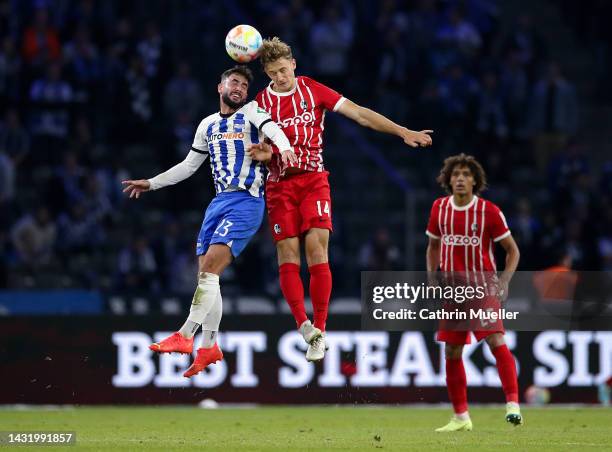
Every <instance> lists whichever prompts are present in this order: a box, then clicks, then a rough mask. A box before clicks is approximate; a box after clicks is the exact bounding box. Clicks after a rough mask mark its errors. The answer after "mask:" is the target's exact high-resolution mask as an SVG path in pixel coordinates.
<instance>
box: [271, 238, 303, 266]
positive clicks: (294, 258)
mask: <svg viewBox="0 0 612 452" xmlns="http://www.w3.org/2000/svg"><path fill="white" fill-rule="evenodd" d="M294 242H295V243H294ZM299 244H300V242H299V241H297V239H296V240H293V239H292V238H290V239H286V240H281V241H280V242H278V243H277V244H276V249H277V252H278V261H279V264H281V265H282V264H286V263H293V264H299V263H300V248H299ZM296 245H297V246H296Z"/></svg>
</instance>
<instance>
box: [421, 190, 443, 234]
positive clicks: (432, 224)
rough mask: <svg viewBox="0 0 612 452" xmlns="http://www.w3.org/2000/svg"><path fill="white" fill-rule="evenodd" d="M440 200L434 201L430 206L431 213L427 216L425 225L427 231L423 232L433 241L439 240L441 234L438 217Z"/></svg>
mask: <svg viewBox="0 0 612 452" xmlns="http://www.w3.org/2000/svg"><path fill="white" fill-rule="evenodd" d="M440 202H441V201H440V199H436V200H435V201H434V203H433V205H432V206H431V213H430V214H429V222H428V223H427V229H426V230H425V234H427V235H428V236H429V237H431V238H433V239H439V238H441V237H442V232H441V231H440V226H439V224H440V223H439V221H438V215H440Z"/></svg>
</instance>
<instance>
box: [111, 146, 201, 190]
mask: <svg viewBox="0 0 612 452" xmlns="http://www.w3.org/2000/svg"><path fill="white" fill-rule="evenodd" d="M206 157H208V153H207V152H204V151H200V150H199V149H195V148H193V147H192V148H191V151H189V154H187V157H185V160H183V161H182V162H180V163H178V164H176V165H174V166H173V167H172V168H170V169H169V170H167V171H164V172H163V173H161V174H158V175H157V176H155V177H153V178H151V179H139V180H124V181H122V182H121V183H122V184H123V185H125V186H126V187H125V188H124V189H123V192H124V193H127V194H129V195H130V198H139V197H140V194H141V193H144V192H147V191H152V190H159V189H160V188H163V187H167V186H168V185H174V184H178V183H179V182H181V181H182V180H185V179H187V178H188V177H190V176H191V175H192V174H193V173H195V172H196V171H197V170H198V168H199V167H200V166H201V165H202V163H204V162H205V161H206Z"/></svg>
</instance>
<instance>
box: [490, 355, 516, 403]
mask: <svg viewBox="0 0 612 452" xmlns="http://www.w3.org/2000/svg"><path fill="white" fill-rule="evenodd" d="M491 351H492V352H493V356H495V361H496V362H497V372H498V373H499V379H500V380H501V384H502V388H503V389H504V394H506V402H516V403H518V401H519V398H518V381H517V379H516V363H515V362H514V356H512V353H510V350H508V346H507V345H506V344H504V345H500V346H499V347H496V348H494V349H493V350H491Z"/></svg>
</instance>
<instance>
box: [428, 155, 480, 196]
mask: <svg viewBox="0 0 612 452" xmlns="http://www.w3.org/2000/svg"><path fill="white" fill-rule="evenodd" d="M462 166H467V167H468V168H469V169H470V171H471V172H472V175H473V176H474V183H475V184H474V194H476V195H478V194H480V193H481V192H483V191H484V190H486V189H487V175H486V173H485V170H484V168H483V167H482V165H481V164H480V163H479V162H478V160H476V159H475V158H474V156H472V155H467V154H464V153H463V152H462V153H461V154H459V155H451V156H450V157H447V158H446V159H444V165H443V166H442V169H441V170H440V174H439V175H438V177H437V178H436V182H438V183H439V184H440V186H441V187H442V188H443V189H444V190H446V191H447V192H448V193H450V194H452V193H453V188H452V187H451V184H450V179H451V174H452V172H453V170H454V169H455V168H456V167H462Z"/></svg>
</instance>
